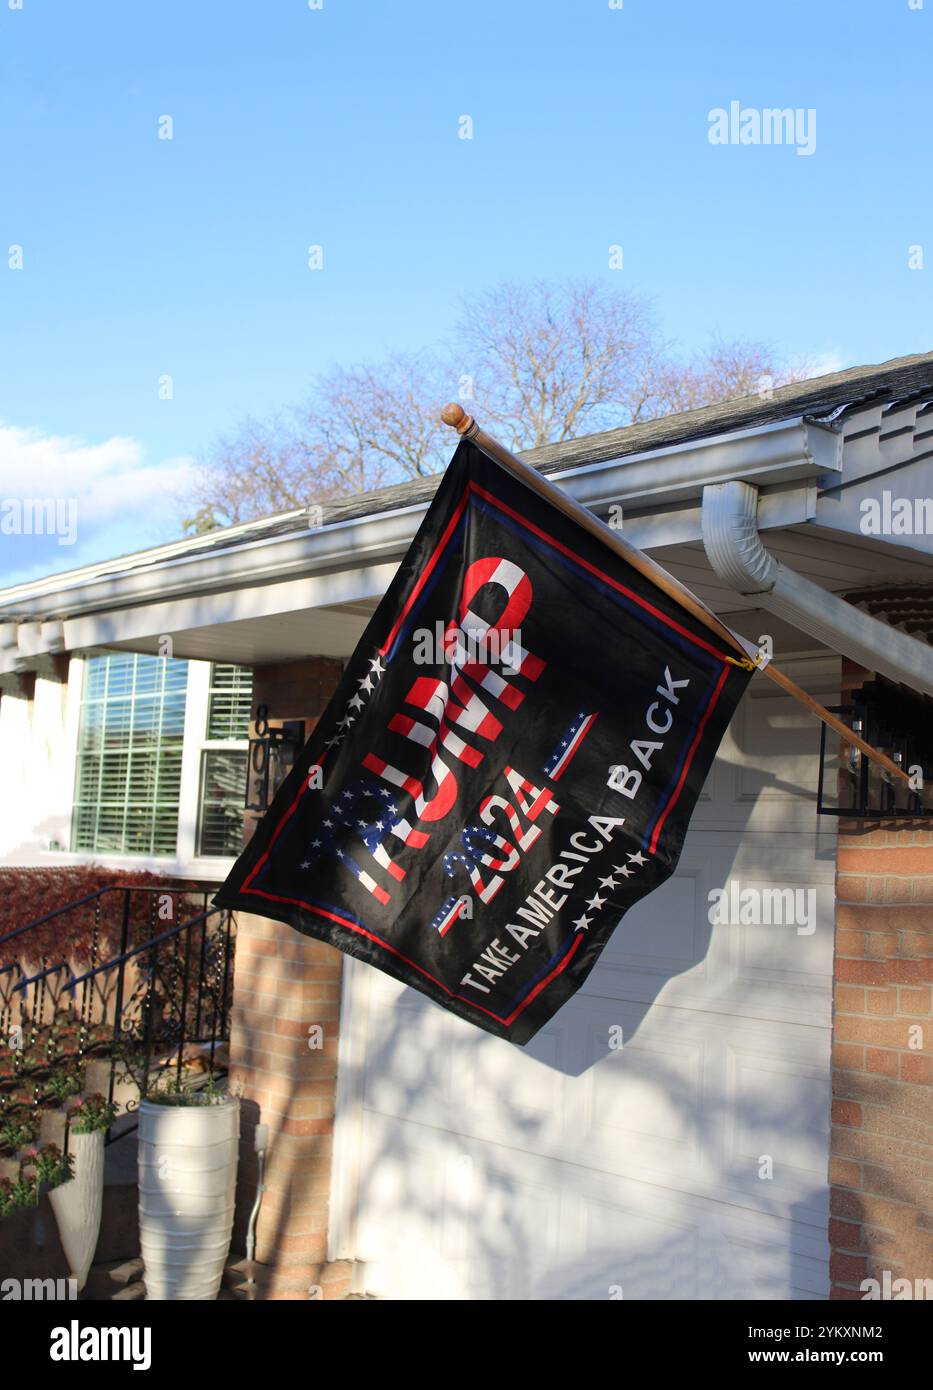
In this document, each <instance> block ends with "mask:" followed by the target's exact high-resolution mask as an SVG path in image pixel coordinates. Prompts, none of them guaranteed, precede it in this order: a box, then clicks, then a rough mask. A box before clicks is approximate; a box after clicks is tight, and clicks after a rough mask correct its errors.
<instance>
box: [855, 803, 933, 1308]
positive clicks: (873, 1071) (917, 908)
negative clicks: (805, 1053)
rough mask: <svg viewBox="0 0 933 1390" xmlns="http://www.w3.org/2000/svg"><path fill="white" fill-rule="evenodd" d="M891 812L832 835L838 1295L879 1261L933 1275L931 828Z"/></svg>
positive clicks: (873, 1271) (911, 1273)
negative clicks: (899, 822)
mask: <svg viewBox="0 0 933 1390" xmlns="http://www.w3.org/2000/svg"><path fill="white" fill-rule="evenodd" d="M894 824H895V823H893V822H889V823H887V824H886V825H884V826H881V827H878V826H877V825H876V824H871V825H869V824H867V823H866V824H865V825H861V824H859V823H855V822H842V825H841V833H840V840H839V862H838V875H837V909H836V956H835V969H834V1020H833V1102H832V1141H831V1146H830V1147H831V1157H830V1183H831V1197H830V1210H831V1218H830V1232H829V1234H830V1276H831V1283H832V1294H831V1297H833V1298H843V1299H844V1298H862V1297H863V1292H862V1290H861V1289H860V1288H859V1285H860V1284H861V1281H862V1280H863V1279H866V1278H869V1277H870V1278H875V1279H877V1280H878V1281H879V1283H882V1284H883V1282H884V1272H885V1271H889V1278H890V1279H891V1280H895V1279H901V1278H903V1279H909V1280H911V1281H914V1280H917V1279H930V1280H933V1016H931V1007H933V997H931V996H933V831H927V830H916V829H914V828H913V825H911V826H910V827H909V828H908V827H905V828H904V829H895V828H891V826H892V825H894ZM931 1287H933V1286H931ZM915 1296H916V1295H915ZM927 1296H929V1294H927Z"/></svg>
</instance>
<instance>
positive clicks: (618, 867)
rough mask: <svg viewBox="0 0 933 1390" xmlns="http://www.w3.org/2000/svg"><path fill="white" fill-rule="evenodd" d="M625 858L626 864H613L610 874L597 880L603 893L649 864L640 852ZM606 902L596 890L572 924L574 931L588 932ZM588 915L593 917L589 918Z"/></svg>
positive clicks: (608, 891)
mask: <svg viewBox="0 0 933 1390" xmlns="http://www.w3.org/2000/svg"><path fill="white" fill-rule="evenodd" d="M625 858H626V859H627V861H628V862H627V863H626V864H613V866H612V873H611V874H607V875H606V877H605V878H601V879H600V880H599V888H601V889H602V890H603V892H605V893H607V894H608V893H611V892H612V891H613V890H614V889H615V888H618V886H619V879H626V878H631V877H632V875H633V874H634V873H635V871H636V869H637V868H640V867H641V865H642V864H647V863H648V862H649V857H648V855H646V854H642V852H641V850H638V851H637V852H636V853H635V854H626V856H625ZM633 865H634V867H633ZM608 901H609V899H608V898H604V897H601V896H600V893H599V889H597V891H596V892H595V893H594V894H593V896H592V897H591V898H590V899H589V901H588V902H587V904H586V912H584V913H583V915H582V916H580V917H578V918H577V919H576V921H575V922H574V924H573V928H574V931H575V932H581V931H589V929H590V927H591V926H592V924H593V921H594V918H595V914H597V913H599V912H601V911H602V909H603V908H604V907H605V906H606V903H607V902H608ZM589 914H593V915H592V916H591V915H589Z"/></svg>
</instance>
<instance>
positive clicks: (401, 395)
mask: <svg viewBox="0 0 933 1390" xmlns="http://www.w3.org/2000/svg"><path fill="white" fill-rule="evenodd" d="M439 380H440V368H439V367H438V365H437V364H436V362H435V361H434V360H433V359H432V358H428V359H425V360H423V361H419V362H415V361H414V360H413V359H411V358H396V359H394V360H393V361H392V362H388V363H383V364H381V365H379V366H362V367H355V368H352V369H349V370H346V369H343V368H339V369H338V370H337V371H335V372H333V373H331V375H330V376H327V377H324V378H323V379H322V380H321V381H320V382H319V383H318V385H317V387H316V389H315V391H314V392H313V393H312V396H311V398H310V399H309V401H308V402H307V404H306V406H305V408H304V410H303V412H302V414H301V418H300V420H299V424H298V429H299V435H300V439H301V447H302V448H303V449H304V450H305V451H306V454H307V456H308V459H309V462H310V460H311V459H314V460H316V461H317V466H318V467H319V468H320V469H321V470H322V474H321V476H322V478H326V479H327V481H328V482H329V483H330V484H332V485H333V487H334V488H336V489H337V490H339V491H341V492H366V491H368V490H370V489H372V488H375V487H381V486H383V485H384V484H388V483H397V482H402V481H404V480H406V479H410V478H423V477H425V476H426V475H427V474H429V473H435V472H437V470H438V468H440V467H442V466H443V462H444V459H445V456H446V454H447V453H448V452H449V440H448V439H447V438H445V435H447V430H446V429H445V428H444V426H443V425H442V424H441V423H440V420H439V419H438V414H437V398H438V391H439Z"/></svg>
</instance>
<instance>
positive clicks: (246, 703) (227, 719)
mask: <svg viewBox="0 0 933 1390" xmlns="http://www.w3.org/2000/svg"><path fill="white" fill-rule="evenodd" d="M252 698H253V673H252V671H250V670H249V668H248V667H246V666H226V665H214V666H212V667H211V672H210V691H209V694H208V701H207V728H206V731H205V732H206V737H205V740H204V745H203V748H202V752H201V805H200V814H199V816H198V849H197V852H198V854H199V855H208V856H219V857H224V858H232V857H234V856H236V855H238V854H239V853H240V850H241V849H242V848H243V802H244V800H245V798H246V764H247V758H248V756H249V752H248V738H249V716H250V705H251V703H252Z"/></svg>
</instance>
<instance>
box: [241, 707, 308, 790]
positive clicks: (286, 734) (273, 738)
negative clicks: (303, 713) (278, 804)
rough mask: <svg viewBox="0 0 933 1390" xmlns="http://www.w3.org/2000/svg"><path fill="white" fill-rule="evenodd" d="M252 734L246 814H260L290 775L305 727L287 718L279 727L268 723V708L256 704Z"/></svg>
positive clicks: (247, 778) (302, 721)
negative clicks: (254, 812)
mask: <svg viewBox="0 0 933 1390" xmlns="http://www.w3.org/2000/svg"><path fill="white" fill-rule="evenodd" d="M253 727H254V729H255V733H254V735H253V737H252V738H251V739H250V740H249V759H248V763H247V777H246V801H245V803H244V804H245V809H246V810H247V811H258V812H260V813H263V812H265V811H267V810H268V809H269V804H270V802H271V801H272V799H273V798H274V796H275V794H276V792H277V791H278V789H279V787H280V786H281V785H282V783H283V782H284V781H285V778H286V777H287V776H288V774H289V773H290V772H291V770H292V767H293V766H294V762H295V758H296V757H297V756H298V753H299V752H300V751H301V748H302V745H303V744H304V733H305V726H304V720H302V719H288V720H285V721H283V723H282V724H281V725H280V726H278V727H273V726H272V725H271V724H270V723H269V706H268V705H257V707H256V718H255V720H254V723H253Z"/></svg>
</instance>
